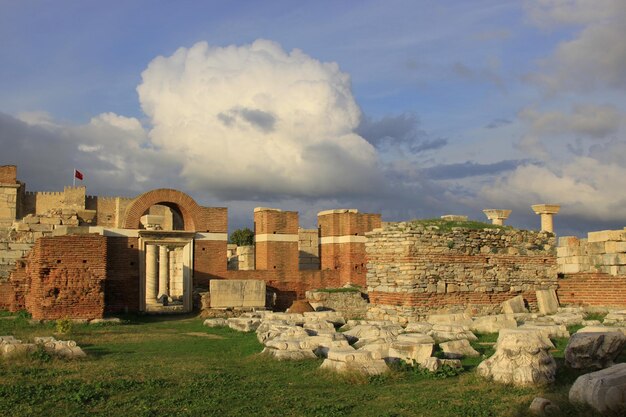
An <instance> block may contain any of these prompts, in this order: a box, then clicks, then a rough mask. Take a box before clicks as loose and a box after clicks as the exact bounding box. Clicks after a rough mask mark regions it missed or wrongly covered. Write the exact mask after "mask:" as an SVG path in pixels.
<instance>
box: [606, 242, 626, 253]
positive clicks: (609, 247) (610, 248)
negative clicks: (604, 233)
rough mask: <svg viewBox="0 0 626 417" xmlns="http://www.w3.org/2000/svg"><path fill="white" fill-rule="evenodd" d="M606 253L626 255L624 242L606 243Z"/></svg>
mask: <svg viewBox="0 0 626 417" xmlns="http://www.w3.org/2000/svg"><path fill="white" fill-rule="evenodd" d="M605 250H606V252H607V253H626V242H606V244H605Z"/></svg>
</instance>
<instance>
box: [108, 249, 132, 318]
mask: <svg viewBox="0 0 626 417" xmlns="http://www.w3.org/2000/svg"><path fill="white" fill-rule="evenodd" d="M138 244H139V239H137V238H131V237H107V238H106V245H107V254H108V256H107V264H106V280H105V282H104V302H105V312H106V313H108V314H112V313H127V312H135V311H139V291H140V289H139V285H140V283H139V248H138Z"/></svg>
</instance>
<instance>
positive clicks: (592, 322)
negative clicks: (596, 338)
mask: <svg viewBox="0 0 626 417" xmlns="http://www.w3.org/2000/svg"><path fill="white" fill-rule="evenodd" d="M581 324H582V325H583V326H602V322H601V321H600V320H583V321H582V323H581Z"/></svg>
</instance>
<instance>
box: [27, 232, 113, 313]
mask: <svg viewBox="0 0 626 417" xmlns="http://www.w3.org/2000/svg"><path fill="white" fill-rule="evenodd" d="M106 260H107V238H105V237H104V236H99V235H78V236H60V237H47V238H41V239H39V240H37V242H36V243H35V246H34V247H33V250H32V251H31V254H30V255H29V257H28V261H27V266H26V273H27V275H28V284H29V285H28V292H27V294H26V295H25V297H24V300H25V307H26V309H27V310H28V311H29V312H30V313H31V314H32V316H33V318H35V319H61V318H65V317H71V318H85V319H92V318H98V317H102V315H103V313H104V280H105V277H106V268H107V265H106Z"/></svg>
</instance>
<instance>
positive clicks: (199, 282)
mask: <svg viewBox="0 0 626 417" xmlns="http://www.w3.org/2000/svg"><path fill="white" fill-rule="evenodd" d="M226 247H227V242H226V241H225V240H224V241H216V240H196V241H194V257H193V269H194V275H193V286H194V288H202V289H208V288H209V280H210V279H212V278H223V277H225V276H226V270H227V259H226Z"/></svg>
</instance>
